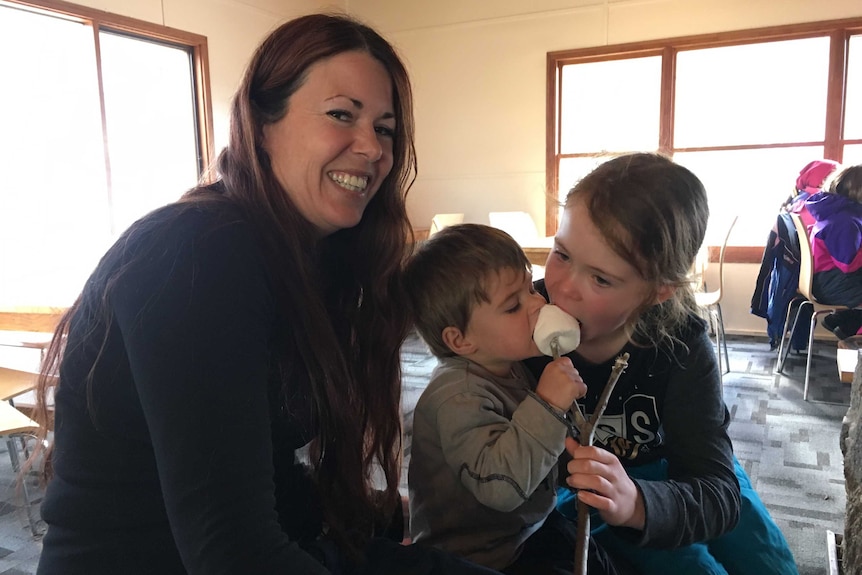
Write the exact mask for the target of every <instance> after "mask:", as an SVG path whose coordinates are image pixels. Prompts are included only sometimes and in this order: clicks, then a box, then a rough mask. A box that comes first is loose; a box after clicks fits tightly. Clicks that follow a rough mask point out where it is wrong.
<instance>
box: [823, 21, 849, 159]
mask: <svg viewBox="0 0 862 575" xmlns="http://www.w3.org/2000/svg"><path fill="white" fill-rule="evenodd" d="M849 40H850V35H849V34H848V33H847V32H846V31H844V30H835V31H834V32H832V34H831V36H830V42H829V76H828V78H827V87H826V133H825V135H824V137H825V138H826V143H825V145H824V148H823V156H824V157H825V158H833V159H835V160H836V161H838V162H840V161H841V158H842V157H843V155H844V154H843V151H844V146H843V145H842V143H841V138H842V136H843V131H844V129H843V128H844V114H843V112H844V110H843V107H844V106H843V105H842V104H843V102H844V97H845V96H846V94H847V93H846V90H847V86H846V83H845V79H846V77H847V67H848V62H847V60H848V58H847V44H848V43H849Z"/></svg>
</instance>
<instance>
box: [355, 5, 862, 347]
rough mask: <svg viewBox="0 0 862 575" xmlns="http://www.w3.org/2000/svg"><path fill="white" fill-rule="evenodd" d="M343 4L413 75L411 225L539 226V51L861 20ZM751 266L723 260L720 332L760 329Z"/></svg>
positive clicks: (641, 8)
mask: <svg viewBox="0 0 862 575" xmlns="http://www.w3.org/2000/svg"><path fill="white" fill-rule="evenodd" d="M348 9H349V11H350V12H351V13H352V14H355V15H356V16H358V17H359V18H361V19H363V20H364V21H366V22H367V23H369V24H371V25H373V26H375V27H377V28H378V29H379V30H380V31H381V32H382V33H383V34H384V35H385V36H386V37H387V38H388V39H390V40H391V41H392V42H393V43H395V44H396V46H397V47H398V49H399V51H400V52H401V54H402V56H403V57H404V59H405V60H406V62H407V65H408V68H409V70H410V73H411V78H412V80H413V82H414V88H415V103H416V130H417V154H418V158H419V177H418V179H417V181H416V184H415V185H414V187H413V189H412V190H411V192H410V196H408V208H409V212H410V217H411V220H412V221H413V224H414V226H415V227H419V228H427V227H428V226H429V224H430V222H431V217H432V216H433V215H434V214H435V213H437V212H463V213H464V214H465V215H466V217H465V220H466V221H472V222H478V223H487V221H488V218H487V214H488V212H489V211H492V210H525V211H528V212H530V213H531V214H532V215H533V218H534V219H535V221H536V223H537V224H538V226H539V229H540V230H543V229H544V222H545V85H546V56H547V52H549V51H555V50H564V49H573V48H583V47H589V46H601V45H609V44H620V43H625V42H635V41H643V40H650V39H658V38H670V37H675V36H687V35H694V34H705V33H712V32H720V31H727V30H737V29H746V28H759V27H764V26H774V25H782V24H792V23H799V22H810V21H817V20H831V19H838V18H849V17H858V16H862V2H860V0H828V1H823V0H617V1H612V0H532V1H530V2H524V1H523V0H484V1H482V0H435V1H433V2H430V1H424V0H348ZM767 231H768V230H764V242H765V241H766V232H767ZM717 267H718V266H717V265H714V266H713V269H711V270H709V271H708V274H717ZM758 269H759V266H758V265H754V264H734V265H729V266H726V269H725V273H726V278H727V279H728V280H729V281H728V282H727V284H728V285H727V293H726V296H725V299H724V300H723V306H722V308H723V310H724V317H725V324H726V325H727V328H728V331H732V332H735V333H745V332H750V333H765V329H766V323H765V320H763V319H761V318H758V317H755V316H752V315H750V313H749V308H750V300H751V295H752V292H753V289H754V282H755V280H756V278H757V272H758ZM708 277H709V276H708ZM827 335H829V334H827Z"/></svg>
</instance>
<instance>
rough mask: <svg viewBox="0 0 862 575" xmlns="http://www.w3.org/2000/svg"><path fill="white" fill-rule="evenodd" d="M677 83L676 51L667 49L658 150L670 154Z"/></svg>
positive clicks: (662, 64) (663, 73)
mask: <svg viewBox="0 0 862 575" xmlns="http://www.w3.org/2000/svg"><path fill="white" fill-rule="evenodd" d="M675 81H676V51H675V50H674V49H673V48H671V47H670V46H667V47H665V49H664V51H663V53H662V59H661V97H660V103H659V130H658V150H659V152H661V153H663V154H670V153H671V148H672V147H673V120H674V96H675V94H676V90H674V89H673V86H674V85H675V83H676V82H675Z"/></svg>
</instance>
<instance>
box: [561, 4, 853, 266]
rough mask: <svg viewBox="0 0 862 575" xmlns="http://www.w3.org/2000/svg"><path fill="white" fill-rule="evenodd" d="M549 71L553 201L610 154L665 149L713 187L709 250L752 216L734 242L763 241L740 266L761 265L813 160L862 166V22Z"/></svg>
mask: <svg viewBox="0 0 862 575" xmlns="http://www.w3.org/2000/svg"><path fill="white" fill-rule="evenodd" d="M548 70H549V77H548V98H549V99H548V126H549V128H548V174H547V179H548V187H549V189H552V190H554V192H555V197H556V198H559V199H562V198H564V197H565V194H566V191H567V190H568V189H569V188H571V186H572V185H574V183H576V182H577V180H578V179H580V178H581V177H583V176H584V175H585V174H586V173H587V172H588V171H589V170H590V169H591V168H593V167H594V166H596V165H597V164H598V163H600V162H602V161H604V158H606V157H608V155H610V154H618V153H624V152H629V151H643V150H654V151H661V152H663V153H666V154H669V155H672V156H673V158H674V159H675V160H676V161H677V162H679V163H680V164H682V165H684V166H686V167H688V168H690V169H691V170H692V171H694V173H696V174H697V175H698V176H699V177H700V179H701V180H702V181H703V183H704V185H705V186H706V189H707V193H708V194H709V201H710V213H711V217H710V227H709V229H708V230H707V240H706V241H707V243H708V244H709V245H719V244H720V243H721V241H722V239H723V234H724V231H725V230H726V229H727V224H728V223H729V221H730V219H731V217H732V216H733V215H734V214H736V213H740V215H742V216H743V218H744V219H745V223H744V224H743V225H741V226H737V228H736V229H735V230H734V234H733V236H732V237H731V241H730V243H731V244H732V245H736V246H754V247H753V248H752V249H751V250H750V251H749V252H745V251H743V250H737V254H742V259H739V258H737V259H734V257H733V252H732V250H729V252H728V259H729V260H731V261H757V262H759V261H760V256H761V255H762V250H763V242H764V241H765V239H766V235H767V233H768V230H769V229H770V228H771V227H772V224H773V223H774V220H775V213H776V210H777V208H778V206H779V205H780V204H781V203H782V202H783V201H784V200H785V199H786V198H787V197H788V196H789V195H790V193H791V192H792V190H793V184H794V182H795V180H796V176H797V175H798V173H799V170H800V169H801V168H802V167H803V166H804V165H805V164H807V163H808V162H809V161H811V160H813V159H817V158H831V159H834V160H837V161H839V162H842V163H845V164H854V163H862V19H854V20H842V21H833V22H820V23H813V24H804V25H794V26H785V27H777V28H769V29H762V30H748V31H741V32H728V33H724V34H718V35H709V36H694V37H687V38H676V39H671V40H664V41H656V42H644V43H638V44H627V45H620V46H610V47H601V48H588V49H583V50H572V51H565V52H552V53H549V54H548ZM845 86H846V89H845V88H844V87H845ZM842 118H843V125H842ZM558 210H559V207H558V203H557V202H555V201H553V200H551V201H549V203H548V209H547V214H548V230H547V232H548V233H554V231H555V229H556V223H557V218H558Z"/></svg>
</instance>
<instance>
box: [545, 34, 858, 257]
mask: <svg viewBox="0 0 862 575" xmlns="http://www.w3.org/2000/svg"><path fill="white" fill-rule="evenodd" d="M858 34H862V18H845V19H841V20H828V21H822V22H810V23H805V24H790V25H786V26H771V27H766V28H753V29H749V30H736V31H731V32H718V33H714V34H701V35H695V36H681V37H677V38H670V39H663V40H651V41H644V42H632V43H627V44H617V45H613V46H596V47H591V48H581V49H575V50H561V51H555V52H548V55H547V92H546V94H547V101H546V126H545V130H546V148H545V149H546V165H545V173H546V189H547V190H549V193H548V200H547V201H546V208H545V222H546V224H545V227H546V230H545V233H546V235H549V236H550V235H554V234H555V233H556V231H557V226H558V225H559V222H558V213H559V206H558V204H557V198H558V197H559V165H560V164H559V162H560V159H561V158H572V157H582V156H588V155H590V154H585V153H580V154H561V153H560V152H559V145H560V122H561V116H562V114H561V113H560V109H561V104H562V102H561V99H562V94H561V90H560V86H561V83H562V82H561V80H562V70H563V66H565V65H568V64H582V63H588V62H605V61H611V60H620V59H627V58H634V57H644V56H662V71H661V100H660V101H661V103H660V110H659V114H660V123H659V141H658V148H657V149H658V150H659V151H660V152H662V153H665V154H670V155H672V154H674V153H675V152H693V151H705V150H709V151H725V150H749V149H750V150H755V149H763V148H781V147H795V146H801V145H822V146H823V149H824V156H825V157H826V158H830V159H833V160H835V161H837V162H841V160H842V156H843V151H844V146H845V145H849V144H862V139H851V138H848V139H844V138H843V137H842V126H843V111H844V106H845V96H846V94H845V80H846V76H847V69H848V62H847V46H848V42H849V39H850V37H851V36H854V35H858ZM824 36H825V37H829V38H830V49H829V64H828V66H829V72H828V85H827V96H826V126H825V133H824V139H823V140H822V141H816V142H793V143H782V144H759V145H732V146H706V147H697V148H694V147H689V148H674V147H673V128H674V80H675V77H676V55H677V54H678V53H679V52H681V51H684V50H693V49H705V48H716V47H725V46H736V45H743V44H755V43H762V42H770V41H784V40H798V39H805V38H815V37H824ZM718 251H719V246H710V260H711V261H717V259H718ZM762 256H763V246H728V247H727V251H726V254H725V261H726V262H730V263H760V261H761V258H762Z"/></svg>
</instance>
